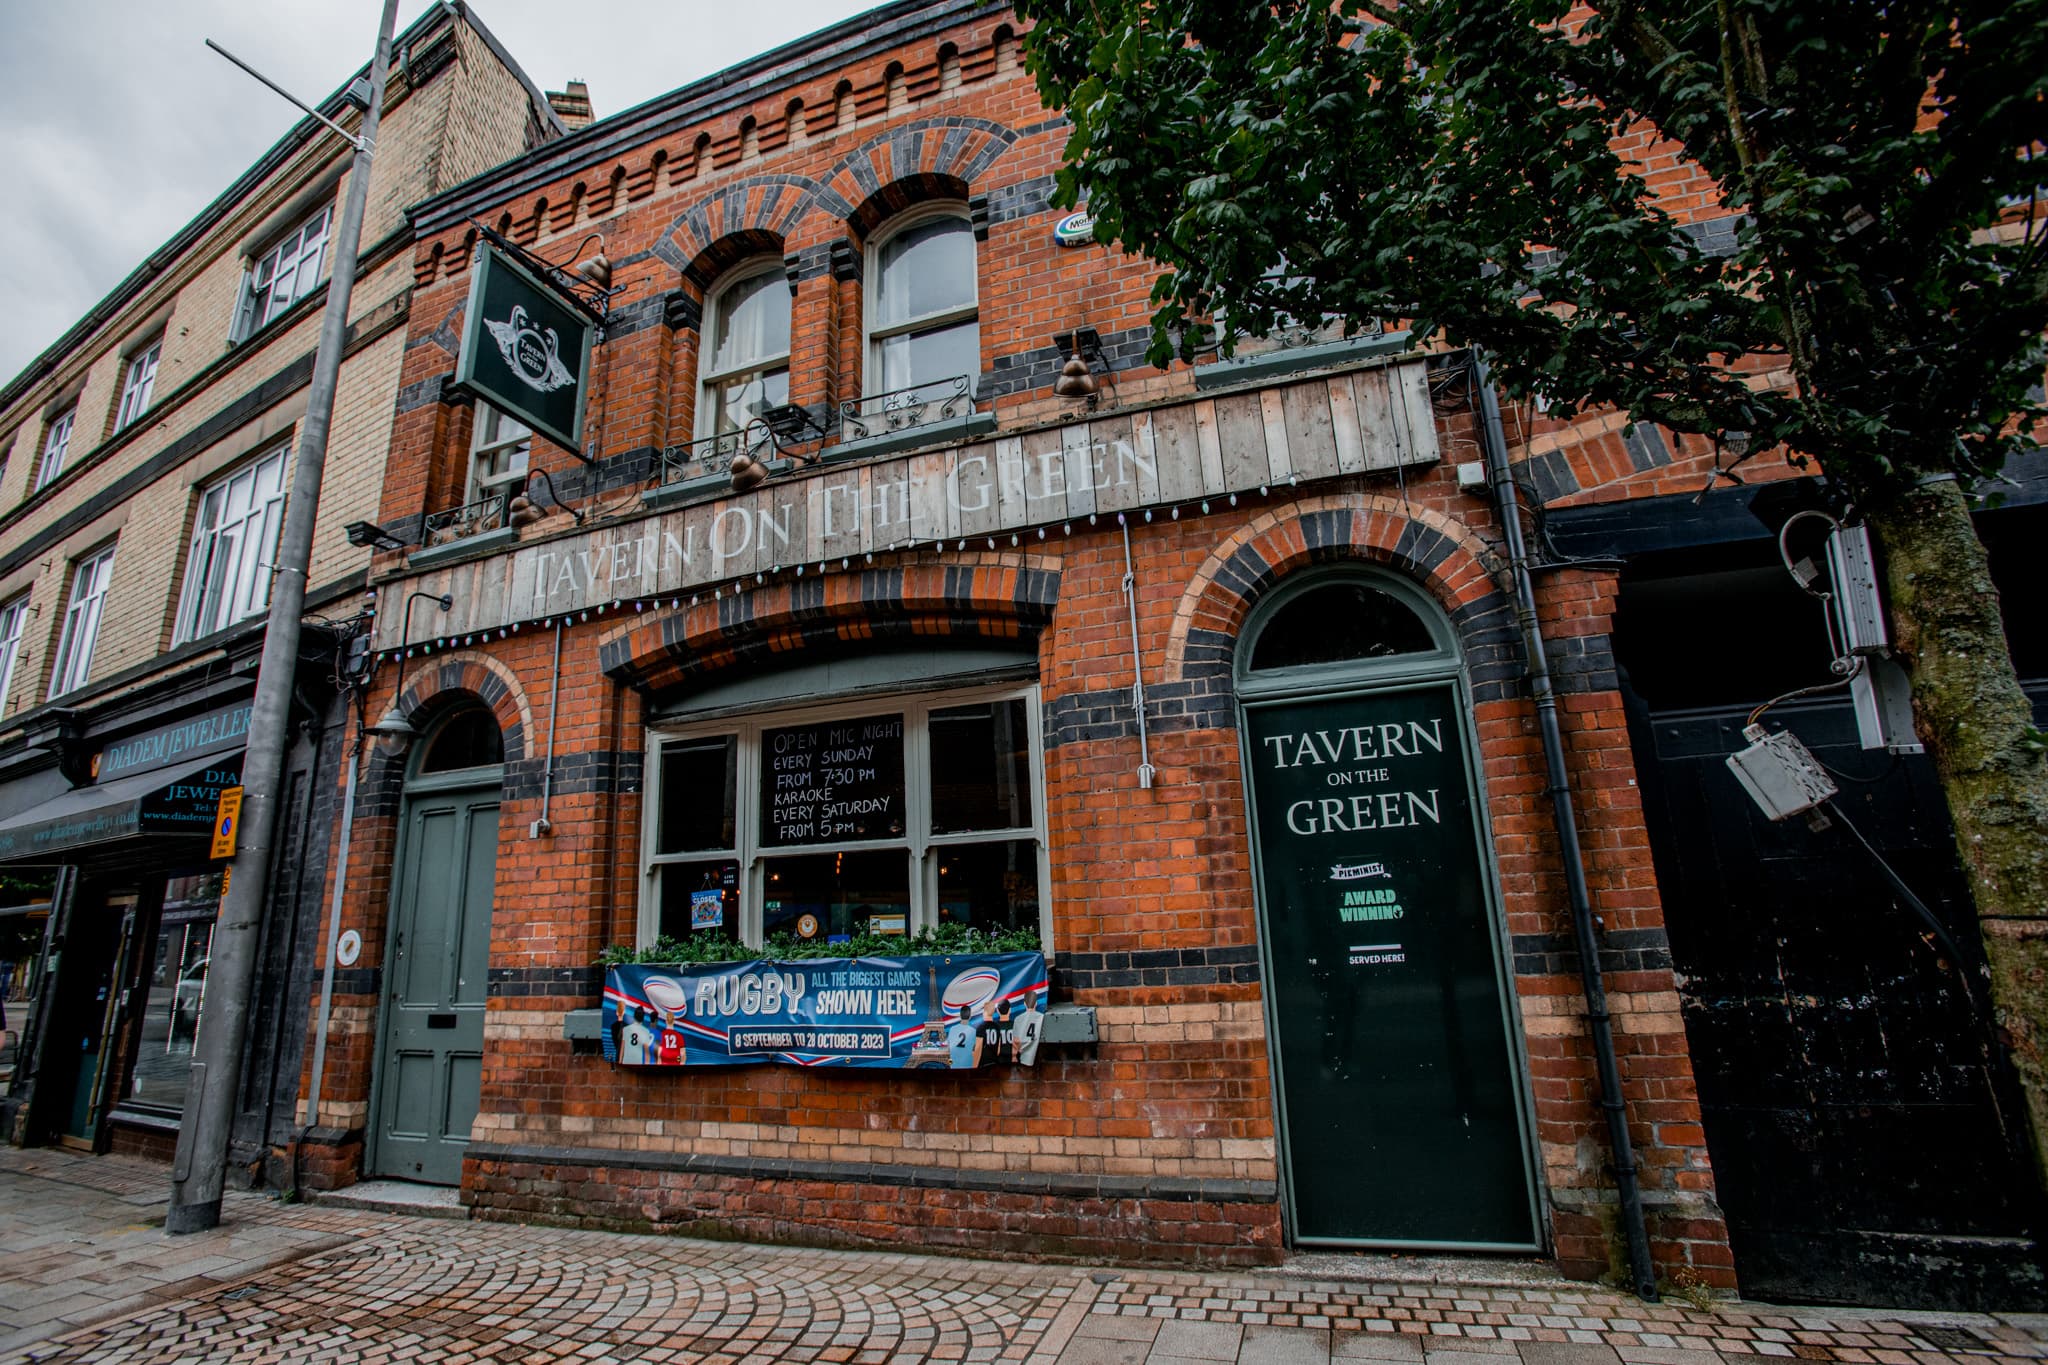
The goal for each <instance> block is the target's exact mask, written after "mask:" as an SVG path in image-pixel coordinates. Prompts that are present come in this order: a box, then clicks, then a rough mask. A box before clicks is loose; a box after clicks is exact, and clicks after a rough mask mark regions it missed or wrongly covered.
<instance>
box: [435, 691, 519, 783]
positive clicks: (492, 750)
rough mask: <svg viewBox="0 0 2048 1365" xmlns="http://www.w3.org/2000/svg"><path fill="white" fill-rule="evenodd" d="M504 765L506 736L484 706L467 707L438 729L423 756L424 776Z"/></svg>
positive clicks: (495, 718) (445, 721) (494, 717)
mask: <svg viewBox="0 0 2048 1365" xmlns="http://www.w3.org/2000/svg"><path fill="white" fill-rule="evenodd" d="M504 761H505V736H504V733H503V732H502V731H501V730H499V728H498V718H497V717H496V716H494V715H492V714H491V713H490V712H489V711H487V710H485V709H484V708H483V707H481V706H465V707H463V708H462V709H461V710H460V711H457V712H456V713H455V714H454V715H452V716H450V717H448V719H446V720H444V721H442V722H441V724H440V725H439V726H438V727H437V728H436V729H435V731H434V734H433V737H432V738H431V739H429V740H428V741H427V747H426V751H425V752H424V753H422V754H421V755H420V766H419V771H421V772H422V773H452V772H456V771H459V770H461V769H463V768H488V767H492V766H494V765H496V764H499V763H503V762H504Z"/></svg>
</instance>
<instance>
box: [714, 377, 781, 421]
mask: <svg viewBox="0 0 2048 1365" xmlns="http://www.w3.org/2000/svg"><path fill="white" fill-rule="evenodd" d="M707 396H708V398H709V400H710V403H711V432H710V434H711V435H713V436H719V435H723V434H724V433H725V432H728V431H739V430H741V429H743V428H744V427H745V426H746V425H747V423H748V422H750V421H752V420H753V419H754V418H756V417H759V416H760V415H761V414H762V413H763V412H764V411H766V410H767V409H769V408H779V407H781V406H782V405H783V404H785V403H787V402H788V401H789V371H788V369H786V368H785V369H780V370H760V371H757V372H755V373H753V374H743V375H740V376H739V377H738V378H736V379H729V380H727V381H726V382H725V383H723V384H713V385H712V386H711V387H710V389H709V390H708V391H707Z"/></svg>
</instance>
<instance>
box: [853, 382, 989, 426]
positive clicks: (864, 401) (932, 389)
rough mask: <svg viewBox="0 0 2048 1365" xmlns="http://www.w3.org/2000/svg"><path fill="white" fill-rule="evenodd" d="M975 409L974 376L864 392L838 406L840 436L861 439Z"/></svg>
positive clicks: (954, 416) (945, 419) (962, 415)
mask: <svg viewBox="0 0 2048 1365" xmlns="http://www.w3.org/2000/svg"><path fill="white" fill-rule="evenodd" d="M973 411H974V376H973V375H966V374H962V375H955V376H953V377H952V378H951V379H935V380H932V381H931V382H929V383H925V384H913V385H911V386H910V387H908V388H902V389H890V390H888V391H886V392H884V393H869V394H862V395H861V396H860V397H859V398H849V399H847V400H846V401H845V402H844V403H841V404H840V405H839V439H840V440H842V441H862V440H866V439H867V438H869V437H871V436H887V435H892V434H894V433H896V432H899V431H908V430H909V429H910V428H912V427H921V426H925V425H928V424H930V423H933V422H943V421H947V420H949V419H953V418H960V417H965V416H967V415H968V414H969V413H971V412H973Z"/></svg>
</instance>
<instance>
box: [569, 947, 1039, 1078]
mask: <svg viewBox="0 0 2048 1365" xmlns="http://www.w3.org/2000/svg"><path fill="white" fill-rule="evenodd" d="M1046 985H1047V982H1046V971H1045V955H1044V954H1043V953H962V954H956V955H953V956H950V957H945V956H935V955H923V956H916V957H817V958H804V959H800V960H796V961H789V962H767V961H763V962H717V963H704V964H637V963H636V964H631V965H622V966H616V967H611V968H608V969H607V970H606V972H605V978H604V1031H603V1039H604V1055H605V1058H606V1060H608V1061H610V1062H612V1063H614V1064H615V1065H618V1066H661V1067H668V1066H733V1065H740V1064H745V1063H750V1062H783V1063H786V1064H788V1065H791V1066H806V1067H808V1066H820V1065H825V1064H831V1065H836V1066H860V1067H890V1068H894V1069H897V1070H911V1071H922V1070H933V1071H971V1070H974V1069H976V1068H978V1067H985V1066H998V1065H1016V1066H1030V1065H1032V1064H1033V1063H1034V1062H1035V1061H1036V1060H1037V1057H1038V1042H1039V1031H1040V1026H1041V1025H1042V1024H1043V1023H1044V1021H1045V1006H1046Z"/></svg>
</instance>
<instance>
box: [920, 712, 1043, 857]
mask: <svg viewBox="0 0 2048 1365" xmlns="http://www.w3.org/2000/svg"><path fill="white" fill-rule="evenodd" d="M931 750H932V833H934V834H951V833H954V832H956V831H959V830H969V829H1029V828H1030V827H1031V735H1030V730H1029V729H1028V728H1027V721H1026V717H1025V714H1024V701H1023V698H1021V697H1012V698H1011V699H1009V700H1008V701H998V702H989V703H986V704H983V705H980V706H954V707H948V708H947V709H946V710H943V711H934V712H932V713H931Z"/></svg>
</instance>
